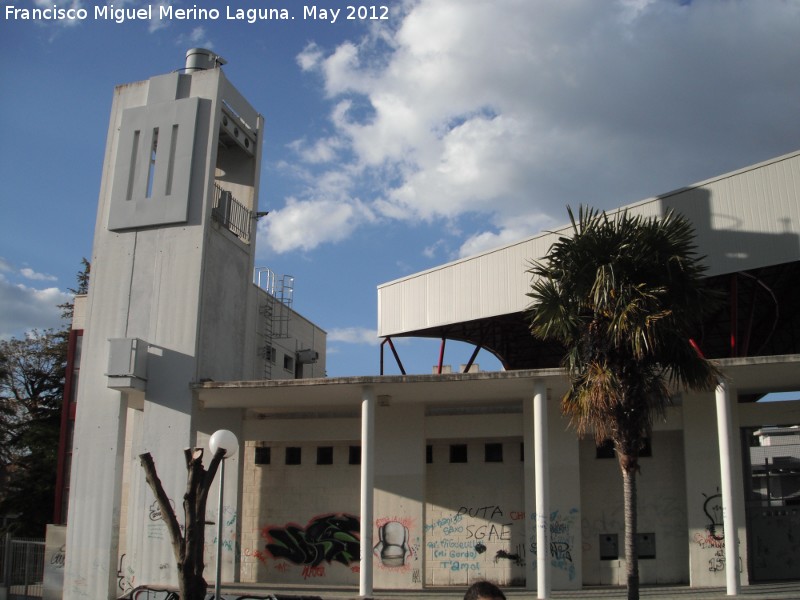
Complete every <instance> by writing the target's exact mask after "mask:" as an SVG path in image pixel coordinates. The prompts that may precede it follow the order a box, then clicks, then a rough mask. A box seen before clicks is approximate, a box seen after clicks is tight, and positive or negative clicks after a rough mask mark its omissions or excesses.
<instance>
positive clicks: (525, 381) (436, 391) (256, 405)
mask: <svg viewBox="0 0 800 600" xmlns="http://www.w3.org/2000/svg"><path fill="white" fill-rule="evenodd" d="M717 363H718V364H719V365H720V367H721V368H722V370H723V372H724V373H725V375H726V377H728V378H729V380H730V381H731V384H732V385H733V387H735V389H736V390H737V391H738V392H739V394H740V400H745V401H752V400H755V399H757V398H758V397H760V396H761V395H763V394H766V393H769V392H781V391H795V390H800V354H791V355H785V356H763V357H747V358H729V359H722V360H719V361H717ZM537 379H544V380H545V383H546V385H547V387H548V389H550V390H551V393H552V394H553V395H554V396H556V397H558V396H560V395H562V394H563V393H564V392H565V391H566V389H567V385H568V382H567V378H566V376H565V375H564V372H563V371H562V370H561V369H534V370H519V371H486V372H480V373H448V374H443V375H385V376H373V377H337V378H321V379H283V380H258V381H222V382H217V381H208V382H203V383H198V384H195V385H194V386H193V390H194V392H195V394H196V397H197V398H198V400H199V401H200V403H201V405H202V406H203V408H206V409H225V408H237V409H257V410H259V412H264V413H270V412H272V413H285V412H304V411H329V410H332V409H343V408H344V409H354V408H356V407H358V405H359V404H360V403H361V400H362V393H363V390H364V388H365V387H372V389H373V390H374V393H375V396H376V398H377V399H378V401H379V402H380V401H390V402H392V403H424V404H426V405H427V406H430V407H437V406H441V407H447V406H452V407H456V406H469V405H474V406H488V405H502V404H504V403H513V402H518V401H521V400H523V399H525V398H530V397H532V395H533V385H534V381H535V380H537ZM382 396H386V397H388V398H383V399H382V398H381V397H382Z"/></svg>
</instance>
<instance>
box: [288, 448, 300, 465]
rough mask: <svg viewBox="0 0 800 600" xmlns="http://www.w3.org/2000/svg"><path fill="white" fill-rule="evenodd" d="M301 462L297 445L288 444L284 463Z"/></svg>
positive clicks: (294, 463) (296, 463)
mask: <svg viewBox="0 0 800 600" xmlns="http://www.w3.org/2000/svg"><path fill="white" fill-rule="evenodd" d="M301 462H302V451H301V448H299V447H298V446H289V447H287V448H286V464H287V465H299V464H301Z"/></svg>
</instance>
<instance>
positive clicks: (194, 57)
mask: <svg viewBox="0 0 800 600" xmlns="http://www.w3.org/2000/svg"><path fill="white" fill-rule="evenodd" d="M227 62H228V61H226V60H225V59H224V58H222V57H221V56H219V55H218V54H214V53H213V52H212V51H211V50H206V49H205V48H192V49H190V50H187V51H186V66H185V68H184V72H186V73H194V72H195V71H205V70H206V69H216V68H217V67H221V66H222V65H224V64H225V63H227Z"/></svg>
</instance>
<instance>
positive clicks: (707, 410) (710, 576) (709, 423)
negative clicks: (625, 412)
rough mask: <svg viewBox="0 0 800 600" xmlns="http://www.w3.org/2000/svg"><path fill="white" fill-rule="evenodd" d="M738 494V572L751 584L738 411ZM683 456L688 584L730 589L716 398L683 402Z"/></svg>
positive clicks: (687, 398) (701, 396)
mask: <svg viewBox="0 0 800 600" xmlns="http://www.w3.org/2000/svg"><path fill="white" fill-rule="evenodd" d="M733 414H734V427H733V429H734V439H733V440H732V445H731V447H732V448H733V450H734V452H733V454H734V455H733V460H734V488H733V489H734V494H735V502H736V504H737V505H738V507H739V510H738V511H737V512H736V519H737V522H738V531H737V532H736V535H737V537H738V539H739V552H740V556H741V564H739V565H736V566H735V567H734V568H736V569H738V570H739V571H740V573H742V581H745V582H746V581H747V580H748V575H747V572H746V565H747V547H746V543H745V539H746V537H745V520H744V492H743V487H742V461H741V445H740V442H739V437H738V423H737V420H738V411H737V410H734V411H733ZM683 422H684V430H683V431H684V437H683V440H684V453H685V455H686V510H687V521H688V530H687V539H686V543H687V544H688V547H689V583H690V584H691V585H692V586H693V587H710V586H722V587H724V586H725V572H726V569H729V568H730V565H728V564H726V562H725V544H726V543H728V541H729V540H730V532H727V531H725V530H724V527H723V525H722V499H721V498H722V497H721V494H720V461H719V441H718V439H719V438H718V435H717V414H716V406H715V403H714V395H713V394H686V395H684V399H683Z"/></svg>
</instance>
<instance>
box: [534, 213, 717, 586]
mask: <svg viewBox="0 0 800 600" xmlns="http://www.w3.org/2000/svg"><path fill="white" fill-rule="evenodd" d="M567 210H568V212H569V217H570V221H571V223H572V232H573V235H572V236H571V237H565V236H561V237H559V238H558V240H557V241H556V242H555V243H554V244H553V245H552V246H551V248H550V250H549V251H548V254H547V256H546V257H545V258H544V259H543V260H542V261H539V262H534V263H533V264H532V267H531V268H530V269H529V271H528V272H529V273H531V274H532V275H533V276H534V280H533V283H532V286H531V291H530V293H528V294H527V295H528V296H529V297H530V298H532V304H531V306H530V308H529V312H528V316H529V318H530V328H531V331H532V333H533V334H534V335H535V336H537V337H539V338H541V339H551V340H556V341H558V342H560V343H561V344H563V346H564V349H565V355H564V358H563V365H564V367H565V369H566V371H567V374H568V376H569V378H570V388H569V391H567V393H566V394H565V395H564V397H563V398H562V400H561V409H562V412H563V413H564V414H565V415H566V416H568V417H569V418H570V422H571V425H572V426H573V427H574V428H575V429H576V430H577V432H578V435H579V436H583V435H585V434H587V433H589V432H592V433H593V434H594V437H595V441H596V443H597V444H598V445H599V444H601V443H603V442H605V441H608V440H610V441H611V442H613V445H614V449H615V450H616V453H617V458H618V459H619V466H620V469H621V471H622V479H623V490H624V501H625V556H626V558H627V561H626V566H627V584H628V599H629V600H638V598H639V566H638V560H637V551H636V527H637V526H636V518H637V513H636V473H637V471H639V453H640V451H641V450H642V448H643V447H644V444H645V441H646V439H647V438H648V437H649V435H650V433H651V431H652V425H653V421H654V419H655V418H658V417H663V416H664V413H665V410H666V408H667V407H668V406H669V405H670V394H671V392H670V390H671V389H674V388H676V387H677V388H683V389H701V390H711V389H714V387H715V386H716V385H717V382H718V381H719V377H720V374H719V372H718V370H717V368H716V367H715V366H714V365H713V364H712V363H710V362H709V361H707V360H706V359H705V358H703V356H701V355H700V353H699V352H698V351H697V349H696V348H697V347H696V345H695V344H694V342H693V341H692V340H691V338H690V336H691V333H692V331H693V330H694V329H695V327H696V325H697V324H698V321H699V319H700V318H702V316H703V315H704V314H706V313H707V312H708V310H709V309H710V308H711V307H712V304H713V303H714V301H715V300H716V298H715V297H714V295H713V294H712V293H711V292H710V291H708V290H706V289H705V287H704V286H703V283H702V279H701V277H702V275H703V272H704V271H705V267H704V266H703V264H702V257H699V256H697V255H696V253H695V245H694V230H693V228H692V226H691V223H690V222H689V221H688V220H687V219H685V218H684V217H682V216H678V215H675V214H674V213H672V212H670V213H669V214H667V215H666V216H665V217H664V218H662V219H656V218H647V219H646V218H643V217H640V216H636V217H632V216H630V215H628V214H627V212H622V213H621V214H619V215H618V216H617V217H616V218H610V217H608V216H607V215H606V213H604V212H597V211H596V210H594V209H591V208H584V207H581V208H580V211H579V215H578V220H577V222H576V220H575V217H574V214H573V212H572V209H570V208H569V207H568V208H567Z"/></svg>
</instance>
